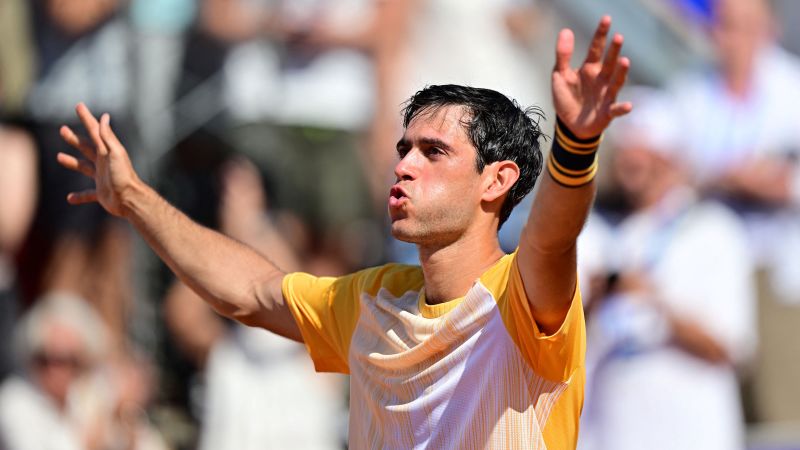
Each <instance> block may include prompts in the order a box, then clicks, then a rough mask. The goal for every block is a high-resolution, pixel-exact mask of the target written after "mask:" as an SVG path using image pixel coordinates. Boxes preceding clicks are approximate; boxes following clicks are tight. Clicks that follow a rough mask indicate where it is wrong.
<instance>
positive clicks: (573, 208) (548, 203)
mask: <svg viewBox="0 0 800 450" xmlns="http://www.w3.org/2000/svg"><path fill="white" fill-rule="evenodd" d="M598 144H599V137H596V138H591V139H583V140H577V138H576V137H575V136H574V135H572V134H571V133H570V132H569V131H568V130H566V129H565V128H564V127H563V126H559V127H558V128H557V131H556V134H555V136H554V137H553V148H552V149H551V152H550V154H549V155H548V157H547V163H546V167H545V171H546V172H547V173H546V174H544V176H542V180H541V182H540V183H541V184H540V186H539V190H538V192H537V193H536V198H535V199H534V202H533V206H532V208H531V213H530V215H529V216H528V224H527V227H526V230H525V232H524V235H523V238H524V240H525V242H526V243H527V244H528V245H531V246H533V247H534V248H535V249H537V250H538V251H540V252H543V253H547V254H563V253H565V252H570V251H574V247H575V242H576V241H577V239H578V235H579V234H580V232H581V229H582V228H583V225H584V223H585V222H586V218H587V216H588V215H589V210H590V209H591V207H592V203H593V201H594V196H595V191H596V187H595V182H594V175H595V172H596V171H597V158H596V155H595V152H596V149H597V145H598Z"/></svg>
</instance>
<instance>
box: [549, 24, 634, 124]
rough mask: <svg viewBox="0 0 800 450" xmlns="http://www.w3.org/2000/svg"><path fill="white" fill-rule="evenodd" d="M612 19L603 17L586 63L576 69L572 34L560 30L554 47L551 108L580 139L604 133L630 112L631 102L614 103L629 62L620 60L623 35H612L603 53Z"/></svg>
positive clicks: (570, 31)
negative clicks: (574, 66)
mask: <svg viewBox="0 0 800 450" xmlns="http://www.w3.org/2000/svg"><path fill="white" fill-rule="evenodd" d="M610 28H611V17H609V16H603V18H602V19H600V23H599V24H598V25H597V30H596V31H595V33H594V38H593V39H592V43H591V45H590V46H589V52H588V54H587V55H586V59H585V60H584V61H583V64H582V65H581V67H580V68H578V69H573V68H571V67H570V65H569V62H570V59H571V58H572V53H573V50H574V47H575V36H574V35H573V33H572V30H569V29H563V30H561V32H560V33H559V34H558V42H557V44H556V65H555V67H554V68H553V75H552V89H553V104H554V105H555V108H556V114H557V115H558V118H559V119H561V121H562V122H563V123H564V125H566V126H567V128H569V130H570V131H572V132H573V133H574V134H575V135H576V136H577V137H579V138H592V137H595V136H598V135H600V134H602V133H603V130H605V128H606V127H607V126H608V124H609V123H610V122H611V120H612V119H613V118H615V117H619V116H622V115H625V114H627V113H629V112H630V111H631V109H633V105H632V104H631V103H630V102H622V103H618V102H617V93H618V92H619V90H620V88H621V87H622V85H623V84H625V78H626V77H627V75H628V68H629V67H630V60H628V58H625V57H620V56H619V53H620V49H621V48H622V41H623V38H622V35H621V34H615V35H614V37H613V38H612V39H611V44H610V45H609V46H608V50H607V51H606V52H605V58H603V53H604V50H605V48H606V38H607V35H608V31H609V29H610Z"/></svg>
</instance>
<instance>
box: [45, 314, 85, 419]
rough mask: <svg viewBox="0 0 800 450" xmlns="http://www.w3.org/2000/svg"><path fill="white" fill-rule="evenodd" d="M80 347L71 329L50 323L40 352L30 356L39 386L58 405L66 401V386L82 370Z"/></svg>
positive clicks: (79, 338)
mask: <svg viewBox="0 0 800 450" xmlns="http://www.w3.org/2000/svg"><path fill="white" fill-rule="evenodd" d="M83 348H84V344H83V341H82V338H81V336H80V335H79V334H78V333H77V332H76V331H75V330H73V329H72V328H70V327H68V326H65V325H63V324H61V323H58V322H52V323H50V324H49V326H48V328H47V331H46V332H45V335H44V342H43V345H42V348H41V350H39V351H38V352H37V353H36V354H35V355H34V357H33V367H34V374H35V376H36V378H37V381H38V383H39V386H41V388H42V390H44V391H45V392H46V393H47V394H48V395H49V396H50V397H51V398H53V400H55V401H56V402H57V403H59V404H63V403H64V402H65V401H66V399H67V395H68V393H69V389H70V386H71V385H72V383H73V382H74V381H75V380H77V379H78V378H79V377H80V375H82V373H83V371H84V369H85V368H86V358H85V357H84V352H83Z"/></svg>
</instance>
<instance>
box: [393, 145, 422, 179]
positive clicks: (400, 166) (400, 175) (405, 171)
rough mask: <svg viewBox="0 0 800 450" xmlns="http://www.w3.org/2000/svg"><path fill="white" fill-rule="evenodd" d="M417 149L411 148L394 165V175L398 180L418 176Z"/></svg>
mask: <svg viewBox="0 0 800 450" xmlns="http://www.w3.org/2000/svg"><path fill="white" fill-rule="evenodd" d="M416 153H417V152H416V151H415V150H411V151H409V152H408V153H406V154H405V156H403V157H402V158H401V159H400V161H398V162H397V164H396V165H395V166H394V175H395V176H396V177H397V180H398V181H399V180H413V179H414V178H416V173H417V170H416V166H417V164H416V159H417V158H416V157H415V154H416Z"/></svg>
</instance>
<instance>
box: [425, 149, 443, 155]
mask: <svg viewBox="0 0 800 450" xmlns="http://www.w3.org/2000/svg"><path fill="white" fill-rule="evenodd" d="M444 154H445V152H444V150H442V149H441V148H439V147H428V148H426V149H425V156H439V155H444Z"/></svg>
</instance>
